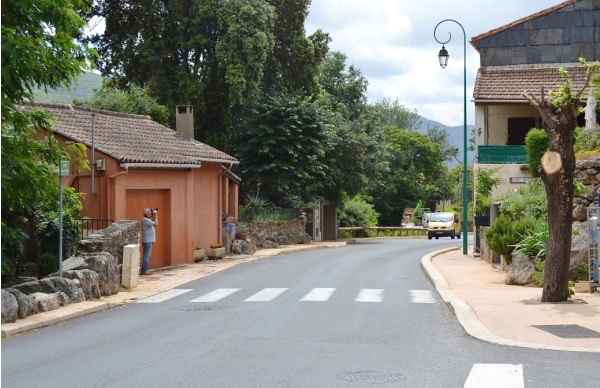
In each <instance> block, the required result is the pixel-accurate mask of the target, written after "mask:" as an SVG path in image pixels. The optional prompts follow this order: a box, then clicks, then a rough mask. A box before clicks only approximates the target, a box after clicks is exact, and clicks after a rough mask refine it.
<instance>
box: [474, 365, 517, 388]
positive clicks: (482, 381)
mask: <svg viewBox="0 0 600 388" xmlns="http://www.w3.org/2000/svg"><path fill="white" fill-rule="evenodd" d="M524 386H525V383H524V382H523V365H521V364H518V365H511V364H474V365H473V368H472V369H471V373H470V374H469V377H468V378H467V381H466V382H465V385H464V387H465V388H480V387H485V388H523V387H524Z"/></svg>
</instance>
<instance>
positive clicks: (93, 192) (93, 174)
mask: <svg viewBox="0 0 600 388" xmlns="http://www.w3.org/2000/svg"><path fill="white" fill-rule="evenodd" d="M95 119H96V114H95V113H92V195H94V194H96V187H95V185H94V178H95V176H96V152H95V148H94V121H95Z"/></svg>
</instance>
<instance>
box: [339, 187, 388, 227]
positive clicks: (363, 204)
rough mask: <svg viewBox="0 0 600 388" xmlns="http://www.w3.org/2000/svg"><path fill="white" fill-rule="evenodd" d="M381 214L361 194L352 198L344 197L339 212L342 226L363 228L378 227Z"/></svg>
mask: <svg viewBox="0 0 600 388" xmlns="http://www.w3.org/2000/svg"><path fill="white" fill-rule="evenodd" d="M378 217H379V214H378V213H377V212H376V211H375V209H374V208H373V205H371V204H370V203H368V202H367V201H366V199H365V198H364V197H362V196H361V195H360V194H359V195H356V196H354V197H352V198H348V196H344V198H343V203H342V206H341V208H340V210H339V214H338V219H339V220H340V226H342V227H344V226H350V227H351V226H361V227H363V228H365V227H369V226H376V225H377V219H378Z"/></svg>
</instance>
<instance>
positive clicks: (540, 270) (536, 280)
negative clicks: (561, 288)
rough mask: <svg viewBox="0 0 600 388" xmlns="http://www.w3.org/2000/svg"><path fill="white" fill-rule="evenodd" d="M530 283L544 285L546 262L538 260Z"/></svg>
mask: <svg viewBox="0 0 600 388" xmlns="http://www.w3.org/2000/svg"><path fill="white" fill-rule="evenodd" d="M529 282H530V284H534V285H536V286H538V287H543V286H544V262H543V261H539V260H536V262H535V265H534V269H533V272H532V273H531V277H530V278H529Z"/></svg>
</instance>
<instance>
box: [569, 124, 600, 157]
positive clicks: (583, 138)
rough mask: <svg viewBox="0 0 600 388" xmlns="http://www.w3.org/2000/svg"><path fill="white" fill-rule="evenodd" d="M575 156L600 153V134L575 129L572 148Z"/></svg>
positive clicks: (579, 128)
mask: <svg viewBox="0 0 600 388" xmlns="http://www.w3.org/2000/svg"><path fill="white" fill-rule="evenodd" d="M573 149H574V150H575V154H581V153H584V152H590V151H599V152H600V132H595V133H586V132H584V131H583V128H581V127H578V128H576V129H575V144H574V146H573Z"/></svg>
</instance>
